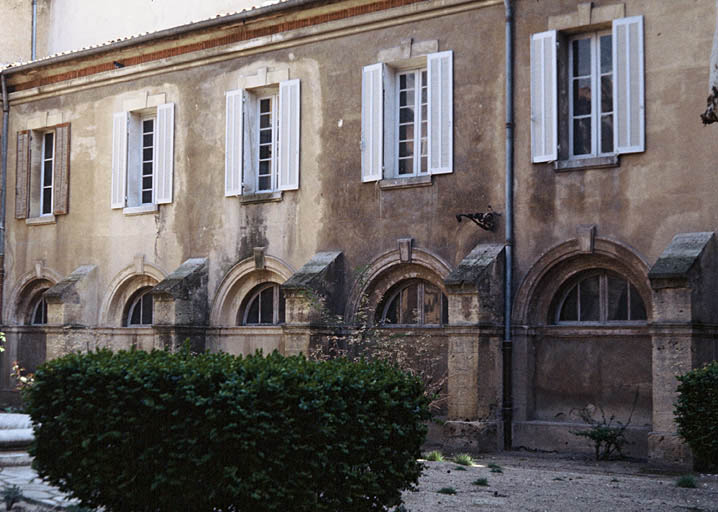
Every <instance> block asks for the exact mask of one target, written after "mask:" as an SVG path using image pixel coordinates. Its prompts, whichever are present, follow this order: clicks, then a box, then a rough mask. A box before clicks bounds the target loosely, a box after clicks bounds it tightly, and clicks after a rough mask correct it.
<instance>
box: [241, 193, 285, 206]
mask: <svg viewBox="0 0 718 512" xmlns="http://www.w3.org/2000/svg"><path fill="white" fill-rule="evenodd" d="M281 200H282V192H281V191H277V192H266V193H262V194H244V195H241V196H239V202H240V204H252V203H275V202H277V201H281Z"/></svg>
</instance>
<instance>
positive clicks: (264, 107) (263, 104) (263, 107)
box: [259, 98, 272, 113]
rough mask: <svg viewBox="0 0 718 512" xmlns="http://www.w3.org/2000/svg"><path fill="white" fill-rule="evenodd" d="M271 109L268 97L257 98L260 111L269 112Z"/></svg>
mask: <svg viewBox="0 0 718 512" xmlns="http://www.w3.org/2000/svg"><path fill="white" fill-rule="evenodd" d="M271 110H272V101H271V99H270V98H264V99H261V100H259V111H260V112H261V113H265V112H271Z"/></svg>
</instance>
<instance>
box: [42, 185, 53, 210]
mask: <svg viewBox="0 0 718 512" xmlns="http://www.w3.org/2000/svg"><path fill="white" fill-rule="evenodd" d="M42 213H43V214H47V213H52V189H51V188H43V189H42Z"/></svg>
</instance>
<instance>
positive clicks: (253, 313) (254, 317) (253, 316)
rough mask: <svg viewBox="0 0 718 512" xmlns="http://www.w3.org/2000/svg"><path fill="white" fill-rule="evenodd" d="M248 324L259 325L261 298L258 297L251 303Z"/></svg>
mask: <svg viewBox="0 0 718 512" xmlns="http://www.w3.org/2000/svg"><path fill="white" fill-rule="evenodd" d="M246 323H247V324H258V323H259V296H256V297H254V298H253V299H252V301H251V302H250V303H249V311H247V321H246Z"/></svg>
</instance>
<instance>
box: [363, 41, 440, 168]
mask: <svg viewBox="0 0 718 512" xmlns="http://www.w3.org/2000/svg"><path fill="white" fill-rule="evenodd" d="M416 60H417V59H416V58H415V59H411V60H410V61H409V62H408V63H403V62H400V63H393V64H386V63H379V64H372V65H370V66H366V67H364V70H363V73H362V137H361V152H362V181H365V182H367V181H378V180H381V179H391V178H405V177H416V176H430V175H433V174H445V173H450V172H453V53H452V52H451V51H445V52H436V53H431V54H428V55H427V56H426V57H421V58H419V59H418V60H419V61H420V62H419V64H418V65H417V64H416Z"/></svg>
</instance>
